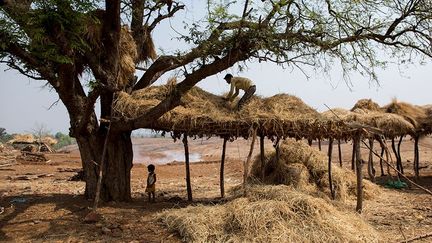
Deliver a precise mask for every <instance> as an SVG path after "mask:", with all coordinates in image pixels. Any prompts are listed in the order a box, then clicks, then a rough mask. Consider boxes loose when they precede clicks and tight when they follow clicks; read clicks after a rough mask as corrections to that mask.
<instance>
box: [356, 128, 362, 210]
mask: <svg viewBox="0 0 432 243" xmlns="http://www.w3.org/2000/svg"><path fill="white" fill-rule="evenodd" d="M360 141H361V135H360V134H357V135H356V137H355V138H354V144H355V154H356V156H355V157H356V169H357V170H356V175H357V206H356V211H357V213H361V212H362V210H363V174H362V167H363V164H362V159H361V151H360Z"/></svg>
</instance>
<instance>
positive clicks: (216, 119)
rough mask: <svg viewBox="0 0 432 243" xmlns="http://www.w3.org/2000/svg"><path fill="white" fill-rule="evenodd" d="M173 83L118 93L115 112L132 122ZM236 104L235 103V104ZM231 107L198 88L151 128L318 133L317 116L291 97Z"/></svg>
mask: <svg viewBox="0 0 432 243" xmlns="http://www.w3.org/2000/svg"><path fill="white" fill-rule="evenodd" d="M174 88H175V86H174V84H173V83H171V84H168V85H164V86H157V87H149V88H146V89H143V90H139V91H136V92H133V93H132V94H131V95H129V94H127V93H120V95H119V97H118V99H117V100H116V102H115V106H114V108H115V110H116V112H118V113H120V114H122V115H123V116H125V117H127V118H129V119H133V118H137V117H139V116H141V115H143V114H145V113H146V112H147V111H148V110H149V109H151V108H153V107H154V106H156V105H157V104H159V102H160V101H162V100H163V99H165V98H166V97H167V96H169V95H171V92H172V90H173V89H174ZM235 104H236V103H235ZM232 106H233V104H230V103H229V102H226V101H224V100H223V96H218V95H214V94H212V93H209V92H206V91H204V90H202V89H200V88H198V87H193V88H192V89H191V90H190V91H189V92H188V93H187V94H186V95H184V96H183V97H182V99H181V105H180V106H178V107H176V108H175V109H173V110H172V111H170V112H168V113H166V114H165V115H163V116H162V117H161V118H160V119H159V120H158V121H157V123H156V124H153V126H152V127H149V128H153V129H156V130H165V131H177V132H188V133H189V134H190V135H232V136H248V135H249V130H250V127H251V126H255V127H257V126H259V127H260V128H261V129H262V131H263V132H264V134H265V135H268V136H275V135H280V136H288V135H299V136H301V137H304V136H313V135H315V133H319V131H318V130H319V129H320V126H318V125H317V124H316V123H318V122H320V120H322V119H319V118H320V115H319V113H318V112H317V111H315V110H314V109H312V108H310V107H308V106H307V105H306V104H305V103H304V102H303V101H302V100H300V99H299V98H297V97H295V96H291V95H287V94H279V95H275V96H273V97H269V98H260V97H258V96H254V97H253V98H252V99H251V100H250V102H249V103H248V104H246V105H245V106H244V107H243V108H242V110H241V111H240V112H237V111H235V110H233V109H231V107H232Z"/></svg>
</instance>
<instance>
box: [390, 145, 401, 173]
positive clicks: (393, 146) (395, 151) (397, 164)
mask: <svg viewBox="0 0 432 243" xmlns="http://www.w3.org/2000/svg"><path fill="white" fill-rule="evenodd" d="M391 147H392V150H393V153H394V154H395V157H396V169H397V170H398V171H401V169H400V167H399V155H398V153H397V150H396V145H395V139H394V138H392V144H391ZM398 178H399V179H400V177H399V174H398Z"/></svg>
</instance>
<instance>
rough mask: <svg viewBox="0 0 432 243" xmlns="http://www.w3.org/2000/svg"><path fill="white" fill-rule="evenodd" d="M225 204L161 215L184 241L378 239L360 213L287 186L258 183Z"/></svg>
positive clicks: (174, 211) (194, 207) (365, 240)
mask: <svg viewBox="0 0 432 243" xmlns="http://www.w3.org/2000/svg"><path fill="white" fill-rule="evenodd" d="M247 195H248V196H247V197H241V198H237V199H234V200H233V201H230V202H228V203H226V204H224V205H216V206H203V205H199V206H190V207H187V208H183V209H172V210H168V211H165V212H162V213H160V214H158V215H157V218H158V219H159V220H160V221H161V222H163V223H164V224H165V225H166V226H167V227H168V228H169V229H170V230H172V231H176V232H178V233H179V234H180V235H181V236H182V237H183V240H184V241H185V242H378V241H379V234H378V233H377V232H376V231H375V230H374V229H373V228H372V227H371V226H370V225H368V224H367V223H365V222H364V221H363V220H362V219H361V218H360V217H359V216H358V215H356V214H354V213H352V212H346V211H344V210H343V209H340V210H339V209H338V208H336V207H335V206H333V205H331V204H330V203H329V202H327V201H325V200H324V199H322V198H316V197H313V196H310V195H307V194H304V193H302V192H299V191H296V190H293V189H292V188H291V187H288V186H283V185H280V186H253V187H251V188H248V191H247Z"/></svg>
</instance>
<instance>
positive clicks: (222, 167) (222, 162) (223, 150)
mask: <svg viewBox="0 0 432 243" xmlns="http://www.w3.org/2000/svg"><path fill="white" fill-rule="evenodd" d="M227 140H228V139H227V138H224V140H223V145H222V158H221V167H220V192H221V197H222V198H224V197H225V183H224V167H225V151H226V144H227Z"/></svg>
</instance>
